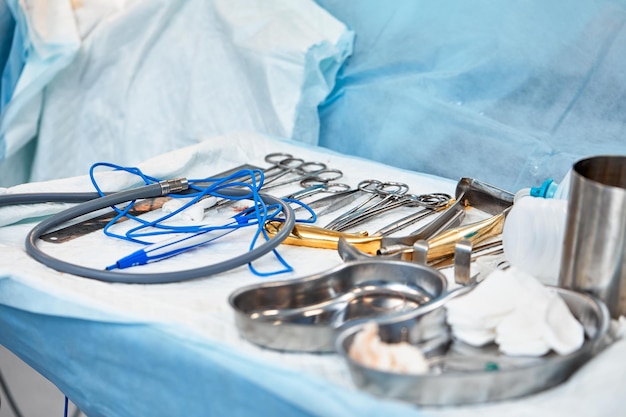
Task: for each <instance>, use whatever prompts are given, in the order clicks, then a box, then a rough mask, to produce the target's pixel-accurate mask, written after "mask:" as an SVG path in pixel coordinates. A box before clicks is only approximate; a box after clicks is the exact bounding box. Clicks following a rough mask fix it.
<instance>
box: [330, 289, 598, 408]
mask: <svg viewBox="0 0 626 417" xmlns="http://www.w3.org/2000/svg"><path fill="white" fill-rule="evenodd" d="M554 289H555V290H556V291H557V293H558V294H559V295H560V296H561V297H562V298H563V300H564V301H565V303H566V304H567V305H568V307H569V308H570V310H571V312H572V313H573V315H574V316H575V317H576V318H577V319H578V320H579V321H580V322H581V323H582V325H583V327H584V329H585V335H586V338H585V342H584V344H583V346H582V347H581V348H580V349H579V350H577V351H576V352H573V353H571V354H569V355H563V356H560V355H557V354H556V353H549V354H547V355H545V356H542V357H512V356H506V355H504V354H501V353H500V352H498V349H497V346H496V345H495V344H491V345H489V346H487V347H484V348H475V347H471V346H468V345H466V344H464V343H461V342H459V341H455V340H453V338H452V336H451V335H450V329H449V327H448V325H447V324H445V320H443V321H442V320H441V318H440V316H441V312H442V311H445V310H444V309H443V308H441V306H442V305H443V303H435V305H431V308H430V309H423V310H421V311H419V312H416V313H417V314H413V315H412V317H411V315H410V314H406V315H404V317H394V318H388V319H387V318H383V319H380V320H377V322H378V324H379V336H380V338H381V340H382V341H383V342H386V343H397V342H400V341H407V342H409V343H411V344H413V345H416V346H420V348H421V349H422V350H423V351H424V353H425V356H426V357H427V360H428V362H429V365H430V371H429V373H427V374H422V375H415V374H414V375H409V374H400V373H392V372H385V371H381V370H377V369H373V368H369V367H366V366H363V365H362V364H360V363H357V362H355V361H354V360H352V359H351V358H350V356H349V355H348V352H349V350H350V346H351V344H352V342H353V340H354V336H355V334H356V333H357V332H358V331H360V330H361V329H362V328H363V326H364V323H359V324H355V325H352V326H350V325H347V326H346V327H345V328H344V329H342V331H341V332H340V333H339V334H338V337H337V340H336V347H337V350H338V352H339V353H340V354H341V355H342V356H343V357H344V358H345V359H346V360H347V363H348V366H349V369H350V373H351V376H352V379H353V381H354V383H355V385H356V386H357V387H359V388H361V389H363V390H365V391H368V392H370V393H372V394H374V395H377V396H381V397H387V398H394V399H399V400H404V401H408V402H411V403H415V404H419V405H423V406H449V405H466V404H476V403H485V402H492V401H500V400H506V399H512V398H517V397H522V396H525V395H529V394H532V393H536V392H539V391H542V390H545V389H548V388H550V387H553V386H555V385H557V384H559V383H561V382H563V381H565V380H566V379H567V378H569V376H570V375H572V374H573V373H574V372H575V371H576V370H577V369H578V368H579V367H580V366H581V365H583V364H584V363H585V362H586V361H587V360H589V359H590V358H591V357H592V356H593V354H594V353H595V352H596V351H597V349H599V347H600V346H602V345H603V342H604V339H605V336H606V333H607V331H608V327H609V323H610V317H609V314H608V310H607V308H606V306H605V305H604V304H603V303H602V302H601V301H600V300H598V299H596V298H595V297H592V296H589V295H586V294H582V293H577V292H574V291H571V290H566V289H562V288H554ZM444 302H445V300H444ZM437 304H439V305H437ZM431 315H436V316H437V317H438V318H437V320H435V321H433V320H432V319H431V317H430V316H431ZM432 323H441V325H442V326H443V328H440V329H439V332H436V331H435V332H433V331H432V330H433V329H431V330H430V331H429V332H428V335H426V334H425V332H424V328H425V327H428V326H432Z"/></svg>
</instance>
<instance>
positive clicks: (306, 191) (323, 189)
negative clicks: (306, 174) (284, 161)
mask: <svg viewBox="0 0 626 417" xmlns="http://www.w3.org/2000/svg"><path fill="white" fill-rule="evenodd" d="M300 186H301V187H303V188H302V190H299V191H296V192H294V193H291V194H288V195H286V196H284V197H282V198H283V199H287V198H290V199H298V200H302V199H304V198H307V197H310V196H312V195H315V194H320V193H331V194H338V193H343V192H345V191H349V190H350V186H349V185H348V184H343V183H340V182H327V181H320V180H319V179H316V178H307V179H305V180H302V181H300Z"/></svg>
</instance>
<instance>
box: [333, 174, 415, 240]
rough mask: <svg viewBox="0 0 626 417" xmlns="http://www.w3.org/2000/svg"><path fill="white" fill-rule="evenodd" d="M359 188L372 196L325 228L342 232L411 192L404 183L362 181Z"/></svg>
mask: <svg viewBox="0 0 626 417" xmlns="http://www.w3.org/2000/svg"><path fill="white" fill-rule="evenodd" d="M358 188H359V190H360V191H363V192H366V193H369V194H371V196H370V197H369V198H367V199H366V200H365V201H363V202H362V203H361V204H359V205H357V206H356V207H353V208H352V209H350V210H348V211H347V212H345V213H343V214H342V215H341V216H339V217H337V218H336V219H334V220H333V221H331V222H330V223H329V224H328V225H326V226H324V228H326V229H330V230H336V231H342V230H345V229H348V228H350V227H352V226H355V225H357V224H359V223H361V222H363V221H364V220H366V219H368V218H369V217H371V216H372V214H370V213H372V212H374V211H375V210H377V209H380V208H382V207H385V206H386V205H387V204H388V203H390V202H392V201H394V200H396V199H397V198H398V197H399V196H402V195H404V194H406V193H407V191H408V190H409V186H408V185H406V184H404V183H400V182H381V181H378V180H372V179H368V180H363V181H361V182H360V183H359V185H358Z"/></svg>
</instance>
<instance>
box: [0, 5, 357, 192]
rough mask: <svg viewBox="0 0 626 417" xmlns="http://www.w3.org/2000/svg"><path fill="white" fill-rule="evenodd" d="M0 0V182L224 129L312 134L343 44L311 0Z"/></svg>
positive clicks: (135, 155) (123, 157)
mask: <svg viewBox="0 0 626 417" xmlns="http://www.w3.org/2000/svg"><path fill="white" fill-rule="evenodd" d="M3 3H4V4H3V9H0V10H2V16H3V17H2V19H1V20H0V21H1V22H3V23H2V25H3V27H7V28H9V29H10V28H11V27H12V26H11V25H14V30H13V36H12V43H11V47H10V50H8V51H7V45H8V44H9V37H10V36H9V37H3V39H2V41H1V42H0V44H1V45H3V46H2V49H0V51H2V55H0V56H6V57H7V58H6V59H5V60H3V64H4V65H3V67H4V69H3V86H2V96H1V97H2V103H3V104H2V106H0V110H2V113H1V114H0V161H2V160H4V162H3V163H2V164H0V185H13V184H16V183H20V182H26V181H27V180H31V181H39V180H46V179H51V178H62V177H67V176H74V175H79V174H82V173H84V172H86V171H85V169H86V168H87V167H88V165H89V162H88V161H93V160H111V159H115V160H117V161H119V162H120V163H124V164H134V163H138V162H139V161H142V160H144V159H146V158H149V157H152V156H154V155H158V154H160V153H163V152H166V151H169V150H172V149H176V148H180V147H183V146H186V145H189V144H192V143H197V142H199V141H201V140H203V139H205V138H207V137H211V136H214V135H217V134H223V133H226V132H230V131H234V130H248V131H257V132H261V133H266V134H271V135H276V136H280V137H285V138H291V137H293V136H294V135H298V137H299V138H300V140H303V141H306V142H308V143H314V142H316V141H317V137H318V131H319V121H318V116H317V106H318V104H319V103H320V102H321V101H322V100H323V99H324V98H325V97H326V96H327V94H328V93H329V92H330V91H331V89H332V84H333V83H334V80H335V73H336V71H337V70H338V68H339V66H340V65H341V64H342V63H343V61H344V59H345V58H346V56H348V55H349V54H350V53H351V47H352V40H353V34H352V33H351V32H349V31H348V30H347V29H346V27H345V26H344V25H343V24H342V23H341V22H339V21H338V20H337V19H335V18H334V17H332V16H331V15H330V14H328V13H327V12H326V11H325V10H324V9H322V8H321V7H319V6H318V5H317V4H315V3H314V2H313V1H311V0H297V1H285V0H272V1H260V0H238V1H230V0H229V1H226V0H214V1H209V2H207V1H204V0H187V1H183V0H159V1H153V0H150V1H148V0H118V1H110V0H85V1H81V2H69V1H65V0H37V1H32V2H29V5H28V7H26V5H25V3H22V2H18V1H17V0H3ZM31 3H32V4H31ZM8 12H10V15H11V16H8V17H7V15H8V14H9V13H8ZM8 35H11V33H10V31H7V36H8ZM35 138H36V148H35V149H31V150H30V152H24V151H23V149H24V147H25V146H26V145H27V144H29V143H30V142H31V141H34V140H35ZM20 151H22V152H21V154H20V153H19V152H20ZM33 153H34V154H33ZM16 159H17V161H15V160H16ZM16 165H22V166H25V167H26V168H25V169H23V170H22V171H23V172H22V178H20V177H19V176H18V175H16V174H15V172H13V168H14V167H15V166H16Z"/></svg>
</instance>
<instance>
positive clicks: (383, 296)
mask: <svg viewBox="0 0 626 417" xmlns="http://www.w3.org/2000/svg"><path fill="white" fill-rule="evenodd" d="M446 291H447V280H446V278H445V276H444V275H443V274H442V273H441V272H439V271H438V270H436V269H433V268H430V267H428V266H424V265H419V264H414V263H409V262H403V261H399V260H380V259H375V258H374V259H363V260H357V261H351V262H346V263H343V264H341V265H339V266H337V267H335V268H333V269H331V270H329V271H326V272H323V273H319V274H315V275H311V276H308V277H304V278H300V279H295V280H288V281H274V282H267V283H262V284H257V285H251V286H248V287H244V288H240V289H238V290H236V291H235V292H233V293H232V294H231V295H230V297H229V302H230V305H231V306H232V308H233V309H234V311H235V324H236V326H237V330H238V331H239V333H240V335H241V336H243V337H244V338H245V339H247V340H249V341H250V342H252V343H255V344H257V345H260V346H263V347H267V348H271V349H278V350H285V351H299V352H334V351H335V347H334V340H335V337H336V331H337V329H338V328H339V327H341V326H342V325H345V324H346V323H348V322H353V321H359V320H366V319H371V318H379V317H383V316H384V317H386V316H394V315H397V314H403V313H407V312H408V311H414V310H416V309H420V308H421V307H422V306H424V305H428V304H429V303H431V302H433V300H437V299H439V298H442V297H443V296H444V295H445V294H446Z"/></svg>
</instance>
